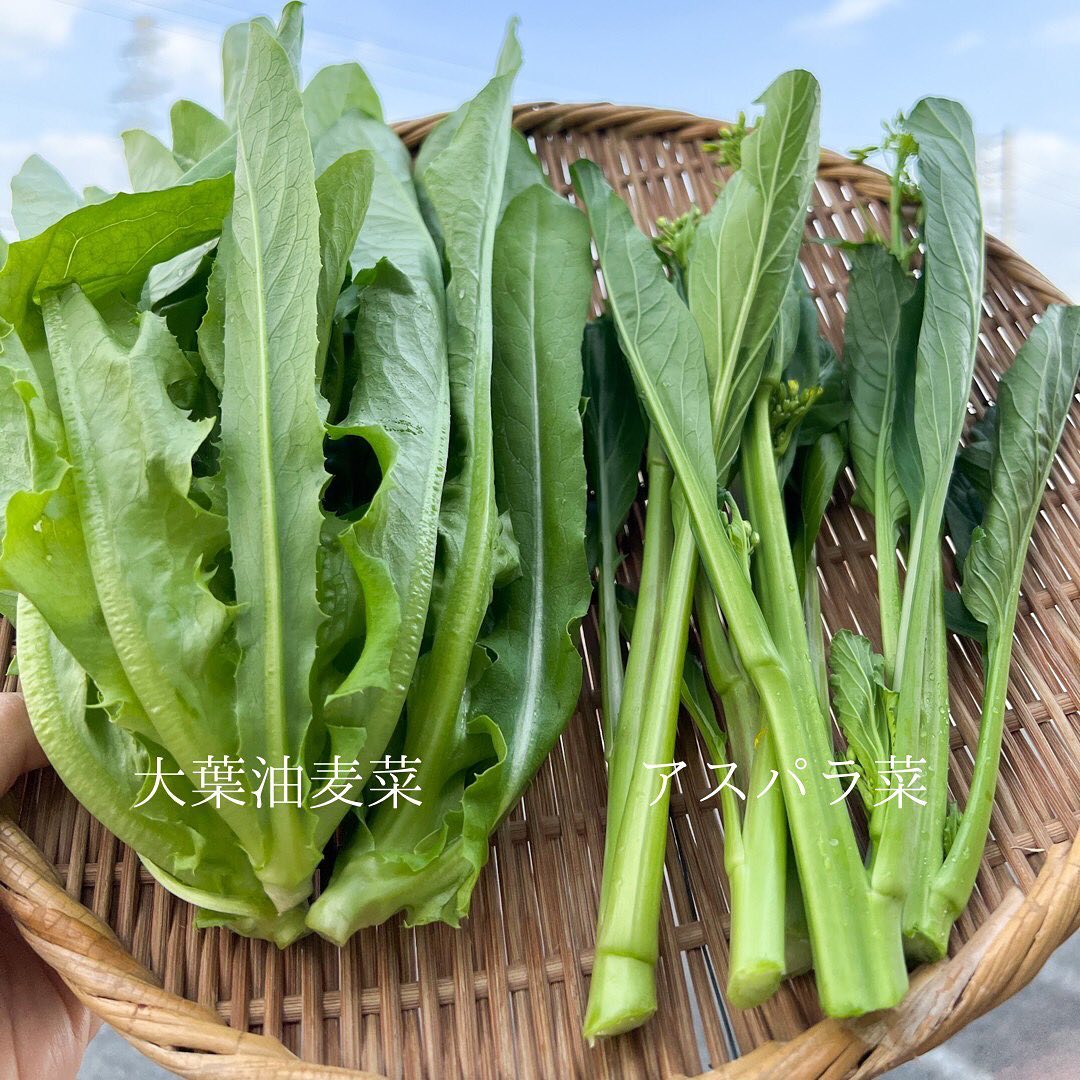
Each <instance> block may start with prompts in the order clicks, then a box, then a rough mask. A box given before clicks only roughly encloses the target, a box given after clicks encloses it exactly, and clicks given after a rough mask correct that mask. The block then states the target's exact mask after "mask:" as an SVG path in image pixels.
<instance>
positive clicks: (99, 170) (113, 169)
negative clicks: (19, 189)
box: [0, 130, 128, 237]
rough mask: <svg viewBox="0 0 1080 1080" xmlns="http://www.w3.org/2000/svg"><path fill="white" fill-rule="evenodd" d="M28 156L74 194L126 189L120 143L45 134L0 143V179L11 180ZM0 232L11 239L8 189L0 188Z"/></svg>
mask: <svg viewBox="0 0 1080 1080" xmlns="http://www.w3.org/2000/svg"><path fill="white" fill-rule="evenodd" d="M31 154H40V155H41V156H42V157H43V158H45V159H46V160H47V161H49V162H50V163H51V164H53V165H55V166H56V167H57V168H58V169H59V170H60V172H61V173H63V174H64V176H65V177H66V178H67V180H68V182H69V183H70V184H71V186H72V187H74V188H75V190H76V191H81V190H82V189H83V188H84V187H87V186H88V185H90V184H96V185H97V186H98V187H103V188H105V189H106V190H107V191H119V190H122V189H124V188H126V187H127V186H128V176H127V168H126V166H125V164H124V151H123V146H122V145H121V143H120V140H119V139H118V138H116V136H114V135H106V134H105V133H103V132H94V131H83V132H79V131H74V132H71V131H55V130H54V131H45V132H42V133H41V134H40V135H38V136H36V137H35V138H32V139H2V140H0V177H4V178H7V177H11V176H14V175H15V174H16V173H17V172H18V171H19V169H21V168H22V164H23V162H24V161H25V160H26V159H27V158H28V157H29V156H30V155H31ZM0 230H2V231H3V232H4V233H5V234H6V235H7V236H9V237H13V236H14V235H15V232H14V225H13V223H12V220H11V187H10V185H9V184H7V183H6V182H5V183H4V184H3V186H2V187H0Z"/></svg>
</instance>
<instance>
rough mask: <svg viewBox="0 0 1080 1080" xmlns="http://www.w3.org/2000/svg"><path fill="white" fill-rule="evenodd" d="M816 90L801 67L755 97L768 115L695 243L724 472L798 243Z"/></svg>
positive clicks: (696, 300) (694, 289) (813, 163)
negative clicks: (800, 69)
mask: <svg viewBox="0 0 1080 1080" xmlns="http://www.w3.org/2000/svg"><path fill="white" fill-rule="evenodd" d="M820 96H821V95H820V90H819V89H818V84H817V80H816V79H814V77H813V76H812V75H811V74H810V73H809V72H806V71H789V72H785V73H784V74H783V75H781V76H780V77H779V78H778V79H776V80H775V81H774V82H773V83H772V84H771V85H770V86H769V87H768V89H767V90H766V91H765V92H764V93H763V94H762V95H761V98H760V99H759V101H760V103H761V104H763V105H764V106H765V115H764V116H763V117H762V120H761V122H760V123H759V124H758V126H757V127H756V128H755V130H754V131H753V132H752V133H751V134H750V135H749V136H748V137H747V138H746V140H745V141H744V142H743V145H742V166H741V168H740V169H739V171H738V172H737V173H736V174H735V175H734V177H732V179H731V180H730V181H729V183H728V184H727V186H726V187H725V188H724V190H723V191H722V192H721V194H720V197H719V198H718V199H717V201H716V203H715V205H714V206H713V208H712V209H711V210H710V211H709V213H708V214H707V215H706V216H705V217H704V219H703V220H702V222H701V226H700V227H699V229H698V232H697V236H696V237H695V239H694V245H693V247H692V248H691V252H690V295H689V300H690V308H691V310H692V312H693V313H694V318H695V319H696V321H697V325H698V327H699V328H700V329H701V333H702V337H703V339H704V342H705V354H706V362H707V365H708V370H709V378H710V388H711V400H712V420H713V438H714V441H715V450H716V455H715V456H716V463H717V467H718V469H719V474H720V476H721V477H722V476H724V475H725V474H726V472H727V470H728V468H729V466H730V464H731V462H732V460H733V459H734V457H735V453H736V450H737V448H738V444H739V434H740V431H741V428H742V417H743V415H745V412H746V409H747V408H748V407H749V404H750V399H751V398H752V396H753V393H754V390H755V388H756V386H757V383H758V380H759V379H760V377H761V365H762V364H763V363H764V361H765V357H766V355H767V353H768V349H769V344H770V340H771V337H772V330H773V326H774V324H775V322H776V318H777V313H778V312H779V310H780V307H781V300H782V299H783V297H784V294H785V292H786V291H787V288H788V284H789V282H790V281H791V276H792V267H793V265H794V263H795V259H796V255H797V253H798V250H799V244H800V243H801V241H802V234H803V223H804V220H805V217H806V209H807V206H808V205H809V202H810V191H811V188H812V186H813V182H814V176H815V174H816V170H817V158H818V114H819V111H820Z"/></svg>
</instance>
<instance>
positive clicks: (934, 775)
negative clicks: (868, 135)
mask: <svg viewBox="0 0 1080 1080" xmlns="http://www.w3.org/2000/svg"><path fill="white" fill-rule="evenodd" d="M905 124H906V130H907V131H908V132H909V133H910V134H911V135H912V136H913V138H914V139H915V141H916V142H917V144H918V161H919V177H920V182H921V190H922V207H923V213H924V221H923V226H922V236H923V242H924V245H925V249H926V254H925V258H924V278H925V281H924V286H923V307H922V323H921V328H920V332H919V340H918V351H917V356H916V361H915V377H914V387H913V397H912V402H911V407H912V412H911V415H910V420H909V419H908V417H907V416H906V415H905V416H904V419H903V427H904V428H905V429H906V430H907V431H908V438H909V449H908V450H906V451H903V452H902V454H903V453H909V452H910V444H914V449H915V452H916V453H917V455H918V466H917V472H918V474H919V480H918V497H917V499H913V498H912V495H913V492H912V491H910V490H909V491H907V496H908V501H909V505H910V514H911V539H910V543H909V549H908V560H907V565H908V578H907V580H908V584H907V587H906V588H905V589H904V595H903V599H902V606H901V617H900V624H899V630H898V634H897V646H896V657H895V663H894V665H893V672H894V675H893V678H894V684H895V685H896V687H897V690H898V693H899V700H898V704H897V714H896V739H895V747H894V751H895V753H896V755H897V756H898V757H900V758H905V757H906V756H907V755H909V754H910V755H912V757H913V758H915V759H917V760H921V761H925V762H926V769H927V775H928V779H929V781H930V784H929V790H930V792H931V793H932V796H933V797H932V798H928V799H927V800H926V803H927V805H926V806H925V807H924V806H920V805H919V804H914V805H912V806H903V807H901V806H900V805H899V801H898V800H893V801H891V802H889V803H888V804H887V805H886V806H885V807H884V808H883V809H884V821H883V825H882V829H881V842H880V846H879V848H878V850H877V852H876V854H875V857H874V862H873V870H872V875H873V881H874V885H875V888H877V889H878V890H879V891H881V892H883V893H885V894H887V895H890V896H894V897H896V898H897V899H899V900H901V901H903V900H905V899H906V898H907V895H908V893H909V891H910V890H911V887H912V883H913V882H915V881H916V880H917V879H922V880H923V881H925V880H927V878H928V877H929V873H930V872H931V871H930V869H929V868H931V867H933V866H934V865H935V864H936V863H938V862H939V861H940V857H941V840H940V837H941V826H942V823H943V821H944V813H945V775H944V774H945V767H944V766H945V762H946V761H947V754H948V747H947V732H943V729H942V725H943V724H945V725H947V717H948V699H947V688H948V682H947V674H946V671H945V670H944V663H945V659H944V647H943V645H939V644H938V642H939V640H940V642H943V641H944V632H943V625H944V615H943V609H942V607H941V601H940V596H941V577H942V568H941V551H940V545H941V533H942V526H943V518H944V509H945V499H946V496H947V494H948V490H949V481H950V478H951V475H952V471H953V462H954V458H955V455H956V448H957V444H958V443H959V440H960V433H961V430H962V427H963V423H964V419H965V416H966V410H967V399H968V393H969V390H970V387H971V379H972V374H973V371H974V364H975V349H976V345H977V343H978V330H979V318H980V312H981V299H982V279H983V259H984V252H983V233H982V217H981V213H980V210H979V199H978V190H977V184H976V177H975V160H974V136H973V134H972V130H971V121H970V118H969V117H968V116H967V114H966V113H965V112H964V110H963V109H962V107H961V106H959V105H957V104H956V103H955V102H951V101H946V100H944V99H939V98H925V99H923V100H922V101H920V102H919V103H918V104H917V105H916V106H915V108H914V109H913V110H912V112H911V114H910V116H909V117H908V118H907V120H906V122H905ZM896 464H897V468H898V470H899V472H900V479H901V483H903V482H904V476H903V468H902V467H901V460H900V456H898V457H897V458H896ZM905 487H911V484H910V483H909V484H906V485H905ZM886 527H887V526H886ZM935 601H936V602H935ZM884 618H885V612H883V620H884ZM924 688H926V689H927V690H928V691H929V689H930V688H932V689H933V693H934V694H935V695H936V697H935V699H934V700H932V701H930V702H928V701H927V700H926V698H925V694H924ZM905 924H906V925H907V926H908V928H909V929H910V916H909V914H907V913H906V914H905ZM910 936H911V935H910V934H909V937H910Z"/></svg>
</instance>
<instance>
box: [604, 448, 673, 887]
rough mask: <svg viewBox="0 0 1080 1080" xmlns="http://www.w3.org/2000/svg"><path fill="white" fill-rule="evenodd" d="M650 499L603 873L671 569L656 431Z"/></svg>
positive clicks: (665, 470) (664, 463)
mask: <svg viewBox="0 0 1080 1080" xmlns="http://www.w3.org/2000/svg"><path fill="white" fill-rule="evenodd" d="M646 462H647V465H646V467H647V470H648V480H649V485H648V504H647V506H646V512H645V539H644V551H643V555H642V564H641V581H640V583H639V585H638V599H637V607H636V609H635V613H634V633H633V639H632V641H631V642H630V655H629V656H628V658H627V661H626V679H625V681H624V683H623V696H622V703H621V705H620V707H619V719H618V723H617V725H615V726H614V728H615V732H616V735H615V739H614V741H613V743H612V745H611V746H609V747H605V751H606V753H607V756H608V806H607V832H606V841H605V844H604V868H605V869H604V873H605V876H606V874H607V866H608V863H609V861H610V859H611V855H612V853H613V851H614V850H615V847H616V845H617V841H618V837H619V828H620V822H621V819H622V812H623V807H624V806H625V804H626V794H627V791H628V789H629V786H630V783H631V779H632V777H633V774H634V770H635V768H638V761H639V760H640V759H639V757H638V742H639V739H640V737H641V726H642V722H643V717H644V710H645V705H646V698H647V694H648V688H649V684H650V682H651V680H652V674H653V664H654V661H655V657H656V650H657V648H658V645H659V642H660V638H661V620H662V617H663V608H664V597H665V595H666V591H667V583H668V576H669V574H670V572H671V555H672V548H673V546H674V543H675V533H674V528H673V524H672V518H671V480H672V473H671V465H670V464H669V463H668V459H667V456H666V455H665V453H664V449H663V443H662V441H661V440H660V438H659V436H657V435H655V434H652V435H650V437H649V446H648V451H647V457H646Z"/></svg>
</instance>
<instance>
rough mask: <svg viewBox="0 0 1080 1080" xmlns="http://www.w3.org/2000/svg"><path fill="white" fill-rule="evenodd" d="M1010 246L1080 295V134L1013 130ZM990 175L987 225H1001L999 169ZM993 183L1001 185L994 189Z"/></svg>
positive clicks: (994, 227)
mask: <svg viewBox="0 0 1080 1080" xmlns="http://www.w3.org/2000/svg"><path fill="white" fill-rule="evenodd" d="M1010 161H1011V163H1012V169H1011V186H1012V195H1011V200H1010V201H1011V206H1012V217H1013V221H1014V229H1013V235H1012V237H1011V238H1009V239H1010V240H1011V243H1012V246H1013V247H1015V248H1016V249H1017V250H1018V251H1019V252H1020V253H1021V254H1022V255H1023V256H1024V258H1026V259H1027V260H1028V261H1029V262H1030V263H1031V264H1032V265H1033V266H1035V267H1036V268H1038V269H1039V270H1040V271H1041V272H1042V273H1044V274H1045V275H1046V276H1047V277H1048V278H1049V279H1050V280H1051V281H1052V282H1054V284H1055V285H1057V286H1058V287H1059V288H1061V289H1062V290H1063V291H1064V292H1065V293H1066V294H1067V295H1069V296H1071V297H1074V298H1080V244H1076V243H1074V242H1071V241H1072V238H1074V237H1078V236H1080V189H1078V188H1077V185H1076V179H1075V178H1076V177H1077V176H1080V140H1077V139H1071V138H1068V137H1066V136H1064V135H1060V134H1058V133H1057V132H1053V131H1038V130H1034V129H1022V130H1019V131H1015V132H1014V133H1013V134H1012V136H1011V145H1010ZM997 172H998V175H997V177H994V175H993V171H991V173H990V175H988V176H987V177H986V183H985V185H984V187H985V188H986V190H985V196H986V204H987V211H988V221H987V225H988V227H989V228H991V229H996V228H999V227H1000V221H1001V214H1000V212H999V213H997V214H995V213H994V212H993V211H994V210H996V209H997V208H998V206H999V205H1000V197H1001V193H1000V177H1001V174H1000V169H999V170H997ZM995 184H996V185H997V190H995V189H994V188H995Z"/></svg>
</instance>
